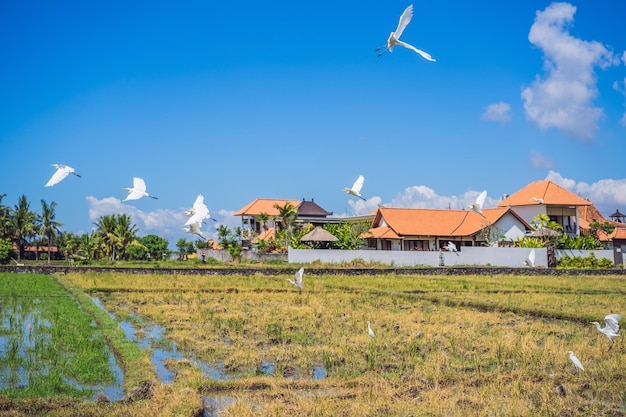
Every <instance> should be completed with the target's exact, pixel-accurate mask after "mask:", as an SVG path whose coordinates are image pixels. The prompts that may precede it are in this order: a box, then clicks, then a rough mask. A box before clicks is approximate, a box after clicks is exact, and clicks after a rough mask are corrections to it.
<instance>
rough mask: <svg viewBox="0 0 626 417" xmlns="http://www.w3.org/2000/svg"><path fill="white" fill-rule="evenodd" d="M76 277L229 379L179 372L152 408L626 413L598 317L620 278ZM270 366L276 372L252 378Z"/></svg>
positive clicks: (618, 367) (616, 359) (272, 412)
mask: <svg viewBox="0 0 626 417" xmlns="http://www.w3.org/2000/svg"><path fill="white" fill-rule="evenodd" d="M65 278H66V279H67V280H69V281H71V282H73V283H74V285H76V286H79V287H81V288H82V289H83V290H85V291H97V293H98V295H99V296H100V297H102V299H103V300H104V302H105V305H106V306H107V308H109V309H110V310H111V311H112V312H114V313H116V314H118V315H120V316H122V317H123V316H124V315H125V314H134V315H138V316H140V317H142V318H143V319H144V320H145V321H148V322H154V323H156V324H159V325H161V326H163V327H165V328H166V330H167V333H166V337H167V338H168V339H170V340H172V341H173V342H175V343H176V344H177V345H178V347H179V349H181V350H183V351H187V352H189V353H193V354H194V355H196V356H197V357H198V358H200V359H202V360H204V361H206V362H209V363H223V364H224V367H225V369H226V370H227V371H228V372H230V373H232V375H233V379H232V380H230V381H221V382H220V381H217V382H216V381H211V380H208V379H207V378H205V377H204V376H203V375H202V374H201V373H200V372H199V371H198V370H197V369H194V368H193V367H191V366H188V365H186V364H184V363H179V364H173V366H174V367H177V370H178V375H177V378H176V380H175V382H174V384H173V385H172V386H171V387H165V388H162V389H163V390H164V391H163V392H159V393H158V395H157V396H156V398H155V400H154V401H152V402H151V403H148V404H146V405H144V406H143V407H146V409H149V408H150V407H158V410H160V412H163V413H165V414H160V415H175V414H176V415H190V414H184V413H186V412H187V411H188V410H187V409H186V408H185V407H184V406H182V405H181V404H183V403H188V404H193V406H190V409H193V408H194V407H197V406H198V404H200V401H201V397H203V396H204V397H210V398H213V397H215V398H226V399H228V401H227V406H226V407H225V414H224V415H227V416H235V415H237V416H241V415H251V416H257V415H258V416H292V415H309V416H330V415H333V416H355V415H359V416H378V415H388V416H408V415H433V416H439V415H450V416H462V415H463V416H467V415H496V416H497V415H512V416H516V415H520V416H525V415H542V416H552V415H565V416H567V415H572V416H573V415H598V416H600V415H624V402H625V399H624V392H626V390H625V388H626V383H625V382H624V381H625V378H624V377H625V376H626V371H624V369H625V366H624V365H626V364H625V363H624V353H626V348H625V347H624V343H623V342H622V341H621V340H618V341H617V342H616V344H615V346H614V348H613V349H612V350H611V351H609V350H608V346H609V344H608V340H607V339H606V338H605V337H604V336H603V335H601V334H599V333H598V332H597V331H596V330H595V328H593V326H591V325H590V324H588V321H589V319H590V318H594V319H595V320H600V321H601V319H602V318H603V317H604V315H606V314H608V313H611V312H622V313H626V298H625V297H624V288H626V285H624V284H626V279H624V278H619V277H617V278H616V277H549V276H548V277H532V278H528V277H515V276H494V277H478V276H477V277H447V276H446V277H430V276H395V275H394V276H392V275H390V276H376V277H364V276H359V277H350V276H338V277H335V276H333V277H330V276H307V275H306V273H305V289H304V291H303V292H302V293H301V294H300V293H299V292H298V290H297V289H295V287H293V286H291V285H290V284H289V283H287V282H286V278H288V277H287V276H277V277H268V276H262V275H258V276H256V275H255V276H228V277H219V276H217V277H216V276H178V277H172V276H159V275H141V276H139V275H133V276H128V275H116V274H113V273H111V274H69V275H67V276H66V277H65ZM367 321H371V324H372V328H373V329H374V331H375V332H376V337H375V338H374V339H372V338H370V337H369V336H368V334H367ZM570 350H572V351H574V352H576V355H577V356H578V357H579V358H580V359H581V361H582V362H583V364H584V365H585V371H584V372H582V373H581V374H580V375H576V374H575V372H574V367H573V365H572V364H571V362H570V361H569V358H568V355H567V352H568V351H570ZM264 362H270V363H272V364H273V365H274V371H275V372H274V376H271V377H270V376H266V375H258V372H255V370H258V369H259V367H260V366H261V364H262V363H264ZM320 365H322V366H324V367H325V369H326V371H327V373H328V376H327V378H325V379H321V380H313V379H312V373H313V367H314V366H320ZM168 389H169V390H171V392H175V393H177V395H178V398H179V399H178V400H172V401H169V402H168V400H167V396H166V395H165V393H166V392H167V390H168ZM186 396H188V397H186ZM168 407H170V408H171V409H168ZM167 413H171V414H167Z"/></svg>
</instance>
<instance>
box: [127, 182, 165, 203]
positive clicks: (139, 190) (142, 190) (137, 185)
mask: <svg viewBox="0 0 626 417" xmlns="http://www.w3.org/2000/svg"><path fill="white" fill-rule="evenodd" d="M122 190H126V191H128V195H127V196H126V198H125V199H124V200H122V201H129V200H139V199H140V198H141V197H150V198H154V199H155V200H156V199H157V197H155V196H153V195H150V194H148V193H147V192H146V183H145V181H144V180H143V179H141V178H139V177H134V178H133V188H122Z"/></svg>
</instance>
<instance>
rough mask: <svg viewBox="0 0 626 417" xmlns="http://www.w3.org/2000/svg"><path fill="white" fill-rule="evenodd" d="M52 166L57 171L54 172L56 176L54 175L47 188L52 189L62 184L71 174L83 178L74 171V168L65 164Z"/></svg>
mask: <svg viewBox="0 0 626 417" xmlns="http://www.w3.org/2000/svg"><path fill="white" fill-rule="evenodd" d="M50 165H51V166H53V167H55V168H56V171H55V172H54V174H52V177H50V179H49V180H48V182H47V183H46V185H45V187H52V186H53V185H55V184H58V183H60V182H61V181H63V180H64V179H65V177H67V176H68V175H70V174H74V175H76V176H77V177H78V178H82V177H81V176H80V175H78V174H77V173H76V171H74V168H72V167H71V166H68V165H63V164H50Z"/></svg>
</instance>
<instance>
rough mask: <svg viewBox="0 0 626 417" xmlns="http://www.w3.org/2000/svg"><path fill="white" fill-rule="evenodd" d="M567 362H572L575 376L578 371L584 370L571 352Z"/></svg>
mask: <svg viewBox="0 0 626 417" xmlns="http://www.w3.org/2000/svg"><path fill="white" fill-rule="evenodd" d="M569 360H570V361H572V363H573V364H574V366H575V367H576V375H578V374H579V373H580V371H584V370H585V368H583V364H582V363H580V360H579V359H578V358H577V357H576V355H574V352H572V351H571V350H570V351H569Z"/></svg>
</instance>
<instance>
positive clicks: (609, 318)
mask: <svg viewBox="0 0 626 417" xmlns="http://www.w3.org/2000/svg"><path fill="white" fill-rule="evenodd" d="M621 319H622V315H621V314H608V315H606V316H605V317H604V327H603V328H602V327H600V323H598V322H597V321H592V322H591V324H593V325H595V326H596V329H598V331H599V332H600V333H602V334H603V335H605V336H606V337H607V338H608V339H609V340H610V342H611V344H610V345H609V350H611V348H612V347H613V338H614V337H619V321H620V320H621Z"/></svg>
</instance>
